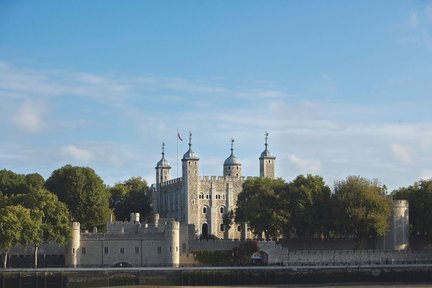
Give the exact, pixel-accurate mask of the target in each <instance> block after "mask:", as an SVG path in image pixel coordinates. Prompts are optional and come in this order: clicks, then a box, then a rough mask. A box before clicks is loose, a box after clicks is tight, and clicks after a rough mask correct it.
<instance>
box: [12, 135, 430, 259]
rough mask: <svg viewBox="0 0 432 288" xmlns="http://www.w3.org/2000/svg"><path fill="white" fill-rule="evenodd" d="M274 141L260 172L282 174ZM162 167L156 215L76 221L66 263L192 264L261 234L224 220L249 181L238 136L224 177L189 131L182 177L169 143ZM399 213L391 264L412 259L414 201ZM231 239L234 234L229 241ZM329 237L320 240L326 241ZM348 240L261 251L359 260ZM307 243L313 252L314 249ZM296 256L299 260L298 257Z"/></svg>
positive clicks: (384, 242) (400, 205) (402, 204)
mask: <svg viewBox="0 0 432 288" xmlns="http://www.w3.org/2000/svg"><path fill="white" fill-rule="evenodd" d="M267 140H268V134H267V133H266V136H265V143H264V146H265V148H264V151H263V152H262V153H261V155H260V157H259V166H260V176H259V177H270V178H275V177H276V173H275V161H276V157H275V156H273V155H272V154H271V153H270V151H269V150H268V143H267ZM155 169H156V184H155V185H153V186H152V187H153V189H152V192H151V193H150V197H151V199H152V206H153V209H154V210H155V212H156V213H155V214H154V215H153V217H152V219H151V221H145V222H143V221H141V220H140V219H139V214H138V213H131V217H130V221H128V222H113V221H110V222H109V223H107V226H106V232H104V233H100V232H98V231H97V230H94V231H92V232H89V231H81V230H80V224H79V223H77V222H75V223H73V233H72V240H71V242H70V243H69V245H67V247H65V248H64V252H63V253H64V254H63V255H64V258H65V264H66V266H69V267H112V266H134V267H142V266H173V267H176V266H179V265H191V263H190V261H191V256H188V255H189V254H190V252H193V251H199V250H231V249H232V248H233V247H238V245H240V244H241V243H242V241H243V240H246V239H252V238H254V235H252V233H251V231H249V229H248V228H247V225H245V224H243V225H237V224H236V225H237V226H233V227H232V228H231V229H229V230H228V229H226V228H225V225H224V223H223V217H224V215H225V214H226V213H227V212H228V211H231V210H235V208H236V204H237V198H238V195H239V193H240V192H241V191H242V184H243V182H244V181H245V179H246V178H245V177H244V176H243V175H242V165H241V163H240V161H239V160H238V159H237V157H235V155H234V140H231V154H230V155H229V156H228V158H227V159H226V160H225V162H224V164H223V176H200V175H199V157H198V155H197V154H196V153H195V152H194V151H193V150H192V134H191V133H190V135H189V149H188V151H187V152H186V153H185V154H184V155H183V158H182V175H181V177H179V178H176V179H171V173H170V170H171V166H170V164H169V163H168V161H167V160H166V159H165V153H164V145H163V146H162V158H161V160H160V161H159V162H158V163H157V164H156V167H155ZM392 212H393V213H392V217H391V219H390V231H389V232H388V234H387V235H386V236H385V237H384V238H383V239H381V240H380V243H379V244H378V247H377V248H378V249H381V250H382V251H394V253H396V254H394V253H393V252H386V253H387V254H385V255H384V254H383V255H384V256H382V257H381V256H380V257H381V258H382V259H381V258H380V259H381V260H382V261H386V262H388V259H389V257H402V258H401V259H405V258H406V257H407V256H406V255H405V254H398V253H400V252H397V251H401V250H402V251H403V250H406V249H407V248H408V241H409V239H408V238H409V221H408V202H407V201H404V200H396V201H393V211H392ZM159 217H160V218H159ZM147 222H148V223H147ZM210 235H213V236H216V237H217V238H224V239H225V240H218V241H201V240H200V238H201V239H203V238H209V236H210ZM227 239H229V240H228V241H226V240H227ZM324 242H326V241H324ZM324 242H323V243H320V245H322V244H325V243H324ZM341 243H342V242H336V243H335V245H333V246H334V247H333V246H332V247H329V246H328V245H327V246H322V247H318V246H317V248H315V249H320V250H316V251H327V252H328V253H327V254H326V253H323V252H320V253H318V252H311V253H309V252H307V255H309V256H308V257H309V258H310V259H309V258H307V259H309V260H310V261H309V260H307V259H306V258H304V257H303V256H302V255H304V254H303V252H300V253H297V252H295V251H296V250H299V249H297V248H296V247H294V246H293V245H291V246H289V247H288V248H289V250H288V249H287V248H286V247H282V245H281V244H276V243H274V242H272V243H269V242H260V244H259V245H260V249H261V251H262V252H263V253H264V254H266V255H267V256H266V257H267V259H268V263H270V264H271V263H280V262H283V263H286V264H288V265H291V264H290V263H292V264H295V263H297V264H298V263H303V262H302V261H304V263H308V261H309V262H311V261H312V262H313V263H319V262H322V263H331V259H333V263H335V259H336V258H335V257H336V256H335V255H336V254H335V253H333V252H332V253H330V252H329V251H333V250H337V249H339V250H340V249H342V250H344V251H348V252H346V253H345V252H344V253H345V254H343V257H342V258H341V260H340V262H344V261H346V259H354V260H355V259H357V258H355V257H357V256H358V255H360V254H361V253H360V254H359V252H356V251H351V252H350V251H349V249H352V248H350V246H349V245H348V246H345V247H344V246H341ZM330 244H331V243H330ZM303 249H304V248H303ZM308 249H312V250H313V249H314V248H308ZM41 250H44V251H45V252H44V253H46V254H54V256H55V255H57V256H59V257H57V258H61V257H62V256H61V254H62V253H61V252H59V251H60V250H62V248H61V247H58V246H56V245H54V246H53V245H48V246H46V247H45V245H43V247H41ZM342 250H341V251H342ZM50 251H52V252H50ZM293 251H294V252H293ZM389 253H390V254H389ZM23 254H28V252H23V251H22V250H20V249H18V250H16V252H14V251H12V253H11V255H12V256H13V255H23ZM339 254H340V253H339ZM339 254H337V255H339ZM363 254H364V253H363ZM363 254H361V255H363ZM299 255H300V256H299ZM310 255H313V256H310ZM341 255H342V254H341ZM404 255H405V256H404ZM363 256H364V257H365V259H367V257H369V256H368V254H367V253H366V254H365V255H363ZM363 256H362V257H363ZM311 257H312V258H311ZM344 257H345V258H346V259H345V258H344ZM404 257H405V258H404ZM410 257H411V256H410ZM413 257H417V256H413ZM427 257H429V258H431V259H432V255H429V254H428V256H427ZM192 258H193V257H192ZM429 258H428V259H429ZM293 259H297V260H295V261H294V260H293ZM311 259H312V260H311ZM329 259H330V260H329ZM391 259H393V258H391ZM407 259H408V258H407ZM293 261H294V262H293ZM317 261H318V262H317ZM338 261H339V260H338ZM356 261H357V260H356ZM359 261H360V260H359ZM361 261H363V260H361ZM336 262H337V261H336ZM302 265H303V264H302Z"/></svg>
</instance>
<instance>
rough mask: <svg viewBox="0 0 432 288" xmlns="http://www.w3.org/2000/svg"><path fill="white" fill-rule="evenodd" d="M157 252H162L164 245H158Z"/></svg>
mask: <svg viewBox="0 0 432 288" xmlns="http://www.w3.org/2000/svg"><path fill="white" fill-rule="evenodd" d="M157 253H158V254H162V247H160V246H159V247H157Z"/></svg>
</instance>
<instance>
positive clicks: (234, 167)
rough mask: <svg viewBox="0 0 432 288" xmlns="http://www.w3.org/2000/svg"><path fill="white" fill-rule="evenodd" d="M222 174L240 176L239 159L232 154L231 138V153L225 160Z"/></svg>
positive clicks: (232, 140)
mask: <svg viewBox="0 0 432 288" xmlns="http://www.w3.org/2000/svg"><path fill="white" fill-rule="evenodd" d="M223 175H224V176H225V177H241V176H242V166H241V163H240V161H239V160H238V159H237V157H236V156H234V139H232V138H231V155H230V156H229V157H228V158H227V159H226V160H225V162H224V168H223Z"/></svg>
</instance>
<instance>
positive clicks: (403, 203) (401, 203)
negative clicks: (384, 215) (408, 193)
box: [393, 200, 409, 208]
mask: <svg viewBox="0 0 432 288" xmlns="http://www.w3.org/2000/svg"><path fill="white" fill-rule="evenodd" d="M408 207H409V202H408V201H407V200H393V208H408Z"/></svg>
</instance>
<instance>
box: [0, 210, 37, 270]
mask: <svg viewBox="0 0 432 288" xmlns="http://www.w3.org/2000/svg"><path fill="white" fill-rule="evenodd" d="M40 220H41V219H40V217H39V215H37V217H36V220H35V221H33V220H32V218H31V216H30V209H28V208H25V207H23V206H21V205H14V206H11V205H10V206H6V207H3V208H0V247H1V248H2V249H3V251H4V258H3V268H6V267H7V260H8V255H9V251H10V249H11V248H12V247H13V246H15V245H17V244H22V245H24V246H27V245H29V244H33V243H35V242H38V241H40V233H39V232H40V228H41V221H40Z"/></svg>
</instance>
